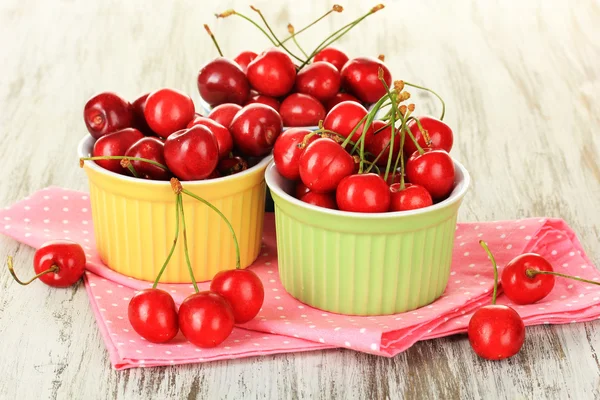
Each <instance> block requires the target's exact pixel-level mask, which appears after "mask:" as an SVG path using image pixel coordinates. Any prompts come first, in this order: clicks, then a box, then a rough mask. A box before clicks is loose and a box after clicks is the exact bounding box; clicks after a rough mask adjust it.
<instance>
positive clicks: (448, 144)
mask: <svg viewBox="0 0 600 400" xmlns="http://www.w3.org/2000/svg"><path fill="white" fill-rule="evenodd" d="M419 122H421V126H422V127H423V129H425V130H426V131H427V134H428V135H429V139H430V140H431V146H427V145H426V144H425V137H424V136H423V135H422V134H421V130H420V129H419V125H418V124H417V122H416V121H414V120H411V121H410V122H409V123H408V128H409V129H410V131H411V132H412V134H413V136H414V137H415V139H416V140H417V142H418V143H419V145H420V146H421V147H422V148H425V147H431V148H432V149H442V150H446V151H447V152H448V153H450V150H452V144H453V143H454V135H453V133H452V129H450V127H449V126H448V125H446V124H445V123H444V122H443V121H440V120H439V119H437V118H433V117H419ZM407 139H408V140H406V142H405V143H404V153H405V154H408V155H410V154H412V153H414V152H415V151H417V146H415V142H413V141H412V139H410V138H407Z"/></svg>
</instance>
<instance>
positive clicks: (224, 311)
mask: <svg viewBox="0 0 600 400" xmlns="http://www.w3.org/2000/svg"><path fill="white" fill-rule="evenodd" d="M234 323H235V319H234V315H233V310H232V309H231V306H230V305H229V303H228V302H227V300H225V299H224V298H223V296H221V295H220V294H217V293H214V292H209V291H205V292H199V293H195V294H193V295H191V296H189V297H187V298H186V299H185V300H184V301H183V303H181V306H180V307H179V328H180V329H181V333H183V336H185V337H186V339H187V340H189V341H190V342H192V344H194V345H196V346H198V347H203V348H207V347H215V346H218V345H219V344H221V343H222V342H223V341H224V340H225V339H227V337H229V335H230V334H231V331H233V325H234Z"/></svg>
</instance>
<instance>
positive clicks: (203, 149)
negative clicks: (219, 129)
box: [165, 125, 219, 181]
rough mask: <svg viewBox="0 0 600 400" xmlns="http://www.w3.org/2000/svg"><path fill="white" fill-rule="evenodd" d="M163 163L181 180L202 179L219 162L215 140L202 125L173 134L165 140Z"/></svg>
mask: <svg viewBox="0 0 600 400" xmlns="http://www.w3.org/2000/svg"><path fill="white" fill-rule="evenodd" d="M165 161H166V163H167V167H169V169H170V170H171V172H173V174H175V176H177V177H178V178H179V179H181V180H185V181H193V180H199V179H204V178H206V177H208V176H209V175H210V174H211V173H212V172H213V171H214V170H215V167H216V166H217V163H218V161H219V148H218V145H217V140H216V139H215V136H214V135H213V134H212V132H211V131H210V129H208V128H207V127H205V126H202V125H196V126H193V127H191V128H190V129H184V130H181V131H179V132H175V133H174V134H172V135H171V136H169V137H168V138H167V140H165Z"/></svg>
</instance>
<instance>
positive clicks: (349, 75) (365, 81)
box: [341, 57, 392, 104]
mask: <svg viewBox="0 0 600 400" xmlns="http://www.w3.org/2000/svg"><path fill="white" fill-rule="evenodd" d="M379 68H382V69H383V79H384V80H385V83H387V85H388V87H389V86H391V85H392V74H391V73H390V70H389V69H388V68H387V67H386V66H385V64H384V63H383V62H381V61H380V60H378V59H377V58H373V57H357V58H354V59H352V60H350V61H348V62H347V63H346V65H345V66H344V68H342V72H341V74H342V87H344V88H345V89H346V90H347V91H348V92H350V93H352V94H353V95H355V96H356V97H358V99H359V100H360V101H362V102H363V103H366V104H371V103H375V102H376V101H377V100H379V99H380V98H381V97H382V96H383V95H384V94H386V92H387V91H386V89H385V86H383V84H382V83H381V81H380V80H379V78H378V71H379Z"/></svg>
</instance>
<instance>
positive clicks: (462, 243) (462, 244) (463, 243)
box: [390, 139, 465, 246]
mask: <svg viewBox="0 0 600 400" xmlns="http://www.w3.org/2000/svg"><path fill="white" fill-rule="evenodd" d="M391 140H392V139H390V141H391ZM464 245H465V242H461V243H460V244H459V246H464Z"/></svg>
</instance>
